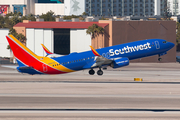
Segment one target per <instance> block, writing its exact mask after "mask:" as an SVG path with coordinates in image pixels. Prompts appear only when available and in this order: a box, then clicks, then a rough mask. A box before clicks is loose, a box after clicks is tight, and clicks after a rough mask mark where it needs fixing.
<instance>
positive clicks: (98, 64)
mask: <svg viewBox="0 0 180 120" xmlns="http://www.w3.org/2000/svg"><path fill="white" fill-rule="evenodd" d="M90 47H91V50H92V52H93V54H94V55H95V56H96V57H95V63H94V64H93V65H92V66H91V67H101V66H103V65H108V64H110V63H112V62H113V60H111V59H107V58H105V57H103V56H101V55H100V54H99V53H98V52H97V51H96V50H95V49H94V48H93V47H92V46H90Z"/></svg>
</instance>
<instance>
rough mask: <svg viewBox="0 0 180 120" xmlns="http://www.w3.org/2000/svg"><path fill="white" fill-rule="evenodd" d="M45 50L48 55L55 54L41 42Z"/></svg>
mask: <svg viewBox="0 0 180 120" xmlns="http://www.w3.org/2000/svg"><path fill="white" fill-rule="evenodd" d="M41 45H42V47H43V49H44V51H45V52H46V54H47V55H50V54H53V53H52V52H50V51H49V50H48V49H47V48H46V47H45V46H44V45H43V44H41Z"/></svg>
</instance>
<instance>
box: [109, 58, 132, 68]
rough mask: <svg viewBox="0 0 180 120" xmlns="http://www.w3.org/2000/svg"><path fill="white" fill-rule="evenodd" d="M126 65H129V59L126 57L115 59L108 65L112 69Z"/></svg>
mask: <svg viewBox="0 0 180 120" xmlns="http://www.w3.org/2000/svg"><path fill="white" fill-rule="evenodd" d="M127 65H129V59H128V58H127V57H122V58H117V59H115V60H114V61H113V62H112V63H111V64H110V66H111V67H112V68H119V67H123V66H127Z"/></svg>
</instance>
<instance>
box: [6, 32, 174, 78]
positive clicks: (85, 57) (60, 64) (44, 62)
mask: <svg viewBox="0 0 180 120" xmlns="http://www.w3.org/2000/svg"><path fill="white" fill-rule="evenodd" d="M6 38H7V41H8V42H9V45H10V47H11V50H12V51H13V54H14V56H15V58H16V60H17V63H18V65H19V66H18V67H17V70H18V71H19V72H21V73H28V74H31V75H34V74H64V73H70V72H76V71H80V70H84V69H89V74H90V75H94V74H95V71H94V68H99V70H98V71H97V74H98V75H103V71H102V68H107V66H110V67H112V68H119V67H124V66H127V65H129V61H130V60H133V59H138V58H143V57H148V56H152V55H159V58H158V60H161V58H160V56H162V55H165V54H167V51H168V50H170V49H171V48H173V47H174V43H171V42H168V41H166V40H163V39H147V40H140V41H135V42H130V43H125V44H120V45H114V46H110V47H105V48H101V49H96V50H95V49H94V48H93V47H92V46H90V48H91V50H90V51H85V52H80V53H77V52H73V53H70V54H69V55H57V54H54V53H51V52H50V51H49V50H48V49H47V48H46V47H45V48H46V49H45V50H47V52H48V54H49V55H48V54H47V56H45V57H43V56H38V55H36V54H35V53H33V52H32V51H31V50H30V49H28V48H27V47H26V46H25V45H23V44H22V43H21V42H20V41H19V40H17V39H16V38H15V37H14V36H13V35H8V36H6Z"/></svg>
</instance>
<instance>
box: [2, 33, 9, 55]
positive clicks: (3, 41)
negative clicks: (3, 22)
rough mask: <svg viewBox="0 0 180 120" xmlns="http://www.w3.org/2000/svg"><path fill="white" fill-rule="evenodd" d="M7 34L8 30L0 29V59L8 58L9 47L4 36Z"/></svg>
mask: <svg viewBox="0 0 180 120" xmlns="http://www.w3.org/2000/svg"><path fill="white" fill-rule="evenodd" d="M8 33H9V29H0V38H1V40H0V57H10V50H8V49H7V46H8V45H9V44H8V42H7V40H6V36H7V35H8Z"/></svg>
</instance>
